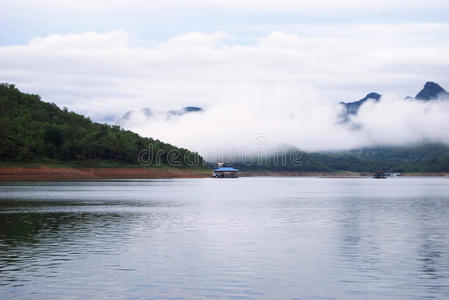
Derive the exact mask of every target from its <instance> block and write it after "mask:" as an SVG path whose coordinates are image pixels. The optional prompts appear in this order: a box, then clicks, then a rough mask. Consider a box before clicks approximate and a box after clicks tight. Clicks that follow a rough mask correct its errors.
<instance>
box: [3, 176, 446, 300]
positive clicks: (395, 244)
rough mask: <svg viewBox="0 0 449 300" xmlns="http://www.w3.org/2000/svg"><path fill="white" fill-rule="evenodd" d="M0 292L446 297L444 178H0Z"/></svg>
mask: <svg viewBox="0 0 449 300" xmlns="http://www.w3.org/2000/svg"><path fill="white" fill-rule="evenodd" d="M0 298H1V299H159V298H163V299H167V298H171V299H206V298H210V299H221V298H226V299H234V298H235V299H449V179H446V178H390V179H385V180H375V179H370V178H366V179H362V178H360V179H359V178H357V179H331V178H326V179H325V178H275V177H272V178H270V177H259V178H239V179H209V178H207V179H175V180H123V181H117V180H115V181H87V182H48V183H47V182H40V183H0Z"/></svg>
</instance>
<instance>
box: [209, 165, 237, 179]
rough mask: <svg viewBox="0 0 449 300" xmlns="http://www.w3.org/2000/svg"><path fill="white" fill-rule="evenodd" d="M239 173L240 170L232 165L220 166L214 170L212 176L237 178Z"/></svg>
mask: <svg viewBox="0 0 449 300" xmlns="http://www.w3.org/2000/svg"><path fill="white" fill-rule="evenodd" d="M239 175H240V170H239V169H234V168H232V167H220V168H217V169H214V170H213V172H212V177H214V178H237V177H239Z"/></svg>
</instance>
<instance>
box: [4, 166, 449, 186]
mask: <svg viewBox="0 0 449 300" xmlns="http://www.w3.org/2000/svg"><path fill="white" fill-rule="evenodd" d="M208 177H210V172H209V171H206V170H192V169H175V168H166V169H159V168H132V167H114V168H71V167H48V166H32V167H29V168H27V167H0V182H4V181H59V180H61V181H64V180H68V181H69V180H101V179H174V178H208ZM240 177H320V178H368V177H371V175H370V174H369V173H366V172H365V173H357V172H350V171H342V172H301V171H242V172H241V173H240ZM401 177H449V173H447V172H444V173H417V172H416V173H403V174H401Z"/></svg>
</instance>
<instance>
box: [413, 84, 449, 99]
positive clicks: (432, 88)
mask: <svg viewBox="0 0 449 300" xmlns="http://www.w3.org/2000/svg"><path fill="white" fill-rule="evenodd" d="M441 96H444V97H449V93H448V92H446V90H445V89H443V88H442V87H441V86H440V85H439V84H438V83H435V82H432V81H428V82H426V84H425V85H424V88H423V89H422V90H421V91H420V92H419V93H418V94H417V95H416V97H415V99H418V100H424V101H429V100H433V99H437V98H439V97H441Z"/></svg>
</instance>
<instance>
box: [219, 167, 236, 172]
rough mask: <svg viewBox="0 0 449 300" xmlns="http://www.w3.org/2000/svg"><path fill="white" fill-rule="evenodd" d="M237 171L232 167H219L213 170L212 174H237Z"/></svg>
mask: <svg viewBox="0 0 449 300" xmlns="http://www.w3.org/2000/svg"><path fill="white" fill-rule="evenodd" d="M239 171H240V170H239V169H234V168H232V167H221V168H217V169H214V172H239Z"/></svg>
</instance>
